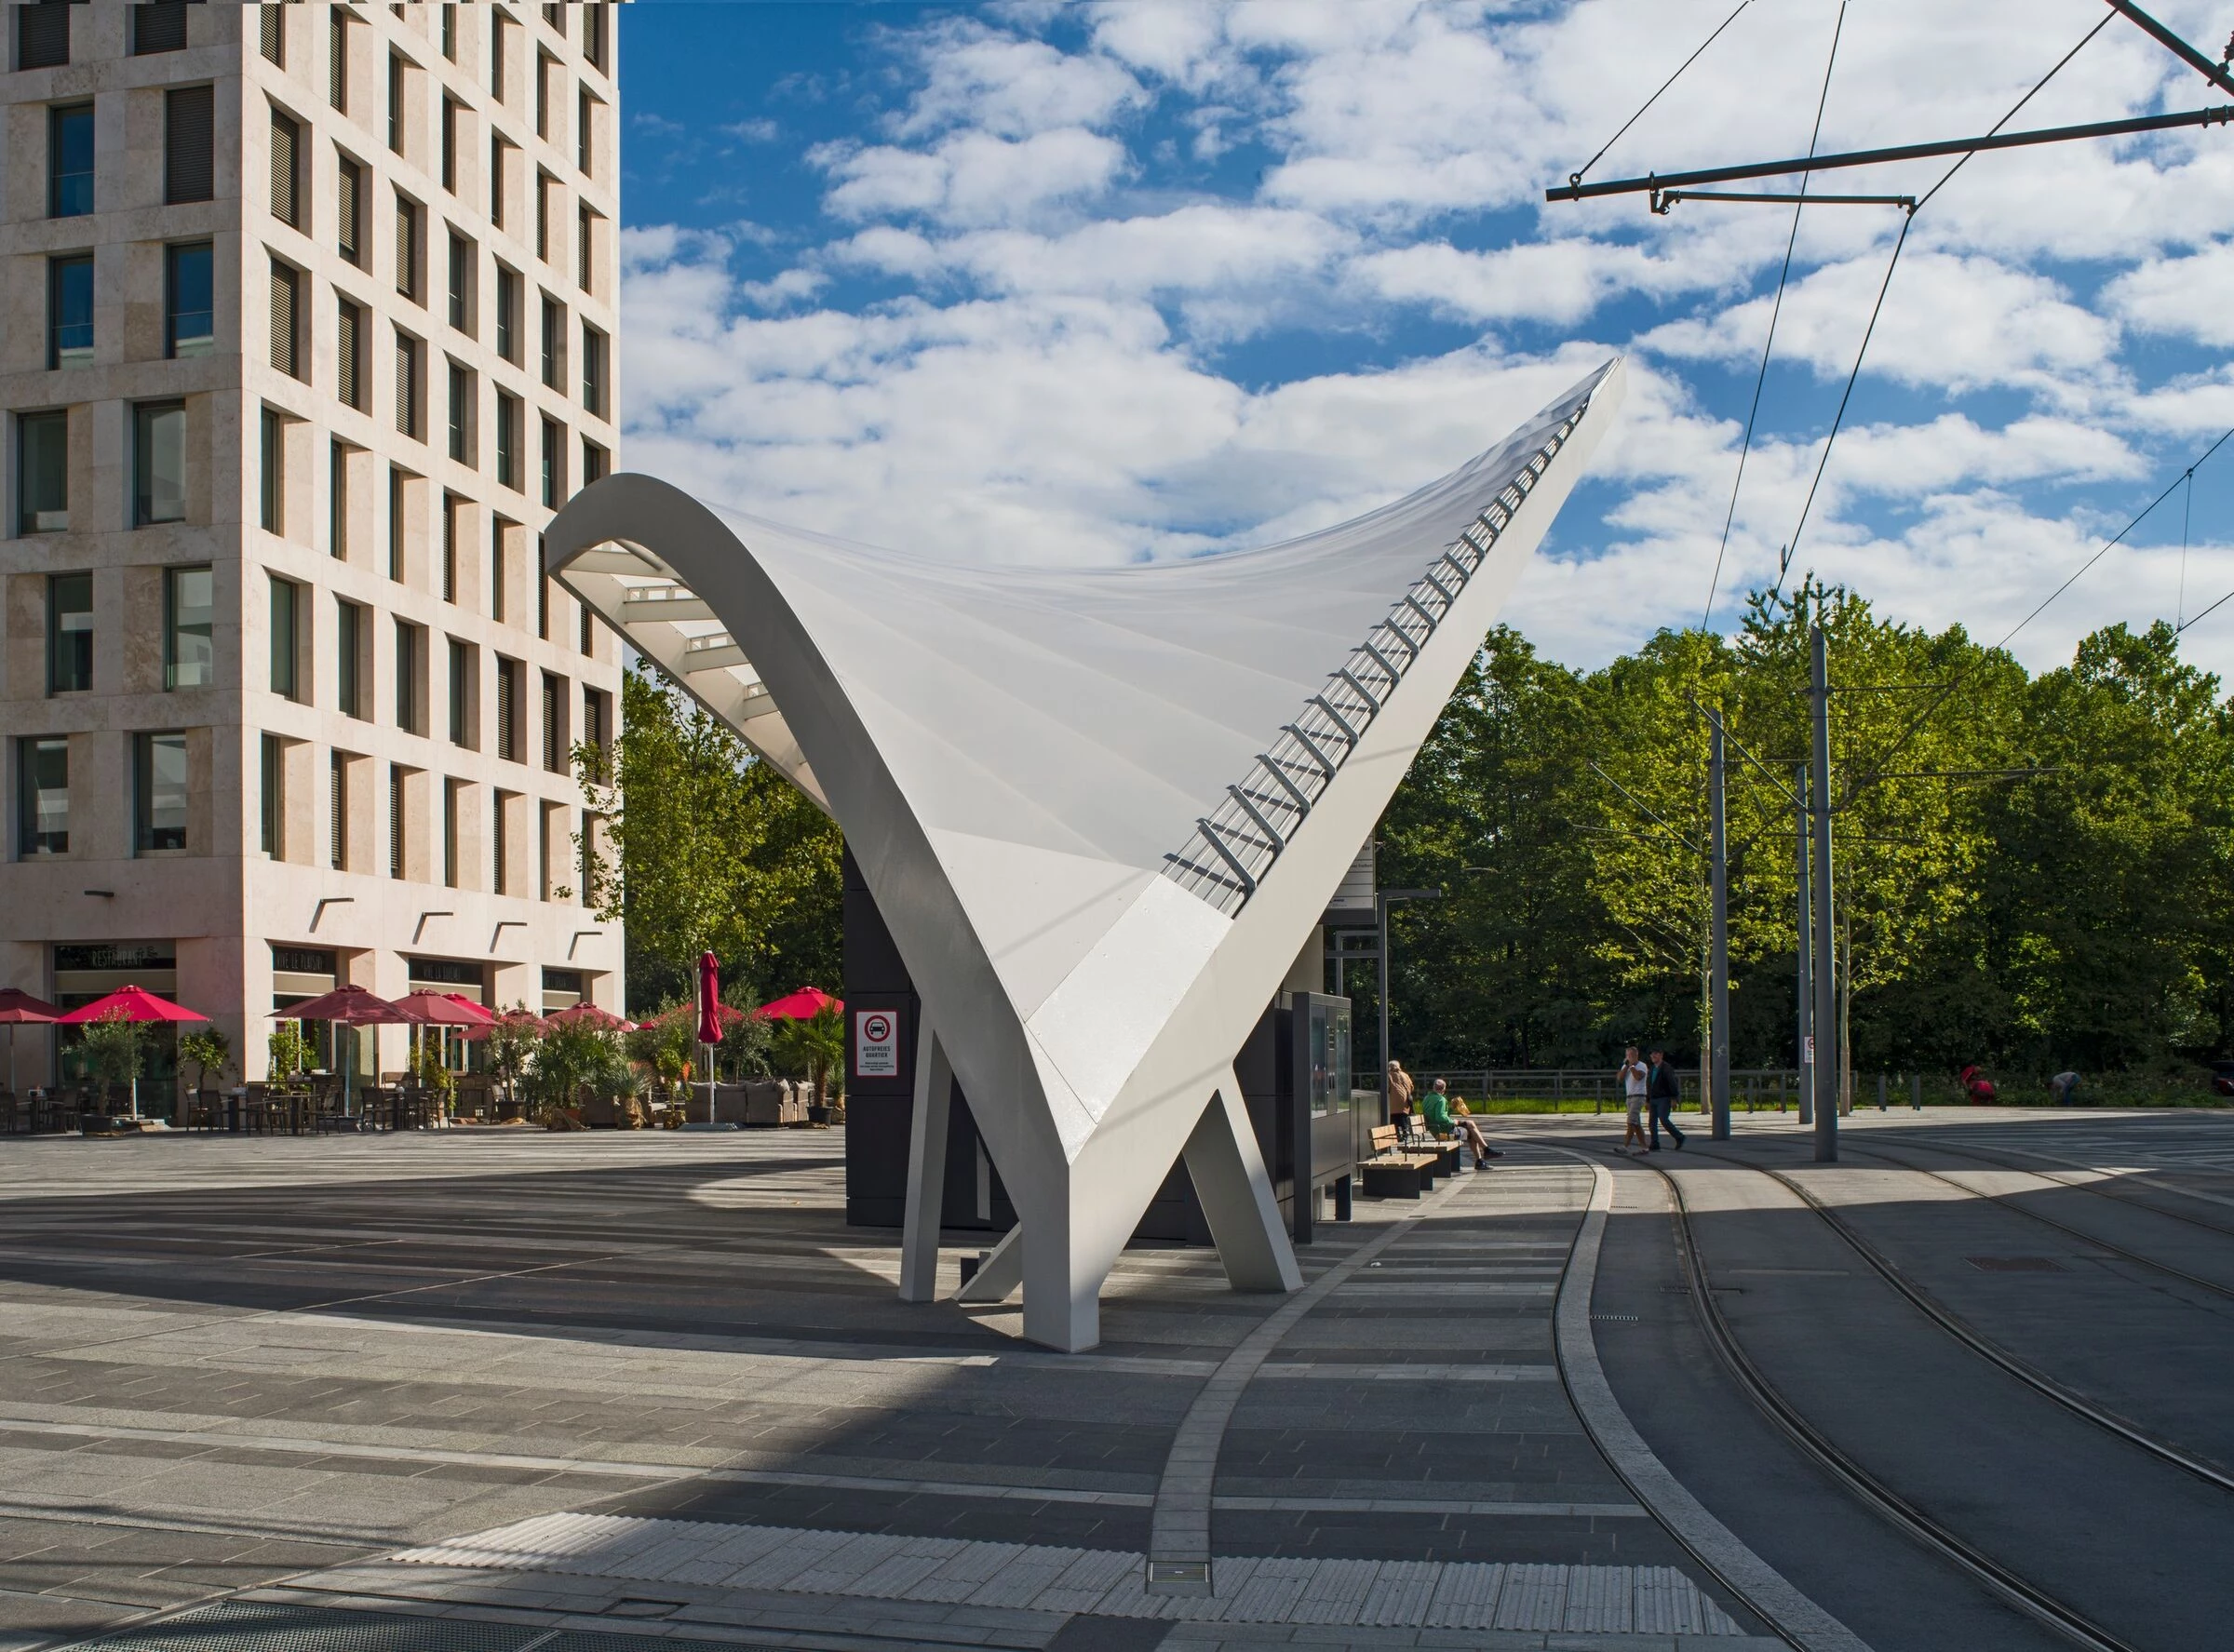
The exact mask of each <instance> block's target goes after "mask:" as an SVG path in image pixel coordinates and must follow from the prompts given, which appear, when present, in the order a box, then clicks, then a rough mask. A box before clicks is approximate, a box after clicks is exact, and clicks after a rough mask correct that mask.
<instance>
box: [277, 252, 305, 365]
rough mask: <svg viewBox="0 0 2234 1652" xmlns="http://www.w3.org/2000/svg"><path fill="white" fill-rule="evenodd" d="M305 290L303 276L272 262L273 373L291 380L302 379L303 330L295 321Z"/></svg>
mask: <svg viewBox="0 0 2234 1652" xmlns="http://www.w3.org/2000/svg"><path fill="white" fill-rule="evenodd" d="M302 290H303V277H302V275H301V274H300V273H299V272H298V271H296V270H295V269H294V268H293V267H292V266H290V265H288V264H283V263H281V262H279V261H278V260H277V259H276V258H275V259H274V260H272V316H271V324H272V370H273V371H274V372H277V373H285V374H286V375H287V376H288V377H289V378H290V379H300V378H301V377H303V348H302V338H301V329H300V328H299V327H298V326H297V325H296V321H295V317H296V316H297V315H298V314H299V313H300V312H299V310H298V308H297V303H298V300H299V299H300V297H301V294H302Z"/></svg>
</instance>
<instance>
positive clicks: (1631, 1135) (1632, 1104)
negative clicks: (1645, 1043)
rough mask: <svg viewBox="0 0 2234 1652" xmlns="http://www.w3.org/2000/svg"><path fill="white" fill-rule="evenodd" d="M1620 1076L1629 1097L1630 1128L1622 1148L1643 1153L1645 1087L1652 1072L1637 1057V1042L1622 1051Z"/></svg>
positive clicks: (1623, 1139) (1626, 1150)
mask: <svg viewBox="0 0 2234 1652" xmlns="http://www.w3.org/2000/svg"><path fill="white" fill-rule="evenodd" d="M1618 1076H1619V1077H1620V1079H1621V1081H1622V1090H1623V1091H1625V1092H1626V1093H1627V1095H1628V1099H1629V1128H1628V1130H1627V1131H1626V1132H1625V1133H1623V1135H1622V1151H1623V1152H1628V1151H1631V1150H1632V1148H1634V1150H1635V1151H1636V1152H1640V1153H1641V1152H1643V1151H1644V1150H1645V1146H1646V1144H1645V1087H1646V1085H1647V1084H1648V1083H1649V1081H1650V1080H1651V1077H1652V1073H1651V1069H1650V1068H1648V1067H1646V1066H1645V1064H1644V1063H1643V1062H1642V1061H1640V1060H1638V1059H1637V1055H1636V1046H1635V1044H1631V1045H1630V1046H1629V1047H1628V1048H1627V1049H1626V1050H1624V1051H1623V1052H1622V1066H1621V1071H1620V1073H1619V1075H1618Z"/></svg>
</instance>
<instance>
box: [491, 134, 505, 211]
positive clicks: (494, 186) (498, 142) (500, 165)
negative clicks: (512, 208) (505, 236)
mask: <svg viewBox="0 0 2234 1652" xmlns="http://www.w3.org/2000/svg"><path fill="white" fill-rule="evenodd" d="M489 222H491V223H492V224H494V225H496V227H497V228H498V229H500V230H501V229H503V228H504V227H505V141H504V140H503V139H502V138H500V137H498V136H497V135H496V134H495V133H493V132H491V134H490V135H489Z"/></svg>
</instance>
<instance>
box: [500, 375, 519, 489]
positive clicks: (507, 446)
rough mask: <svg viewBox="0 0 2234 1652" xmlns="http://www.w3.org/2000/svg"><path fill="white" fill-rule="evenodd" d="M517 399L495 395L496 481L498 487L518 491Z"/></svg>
mask: <svg viewBox="0 0 2234 1652" xmlns="http://www.w3.org/2000/svg"><path fill="white" fill-rule="evenodd" d="M520 414H521V408H520V402H519V397H518V396H507V395H505V392H503V391H502V390H500V391H498V392H497V393H496V479H497V482H498V484H499V485H500V486H503V487H506V488H510V489H512V490H515V491H518V489H519V423H520Z"/></svg>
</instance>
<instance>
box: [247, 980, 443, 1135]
mask: <svg viewBox="0 0 2234 1652" xmlns="http://www.w3.org/2000/svg"><path fill="white" fill-rule="evenodd" d="M272 1019H273V1020H275V1021H331V1022H336V1023H338V1024H339V1025H341V1026H343V1027H404V1026H409V1025H410V1022H411V1021H412V1019H413V1017H412V1015H411V1014H410V1012H409V1011H407V1010H405V1009H404V1007H403V1006H402V1005H401V1004H394V1003H390V1002H389V1001H387V1000H386V999H384V998H382V997H380V996H379V995H378V994H376V993H371V992H368V991H366V990H365V989H364V988H363V987H357V986H354V985H352V986H348V987H335V988H334V989H333V990H332V991H331V992H326V993H321V994H319V995H318V996H317V997H316V998H306V999H304V1000H303V1001H302V1002H301V1003H299V1004H289V1005H288V1007H287V1008H286V1009H284V1010H274V1011H273V1012H272ZM343 1049H344V1050H345V1051H347V1052H348V1054H349V1057H350V1058H349V1059H347V1060H345V1061H343V1063H342V1111H343V1112H344V1113H351V1114H354V1113H355V1112H356V1111H357V1091H356V1086H355V1085H354V1084H353V1083H352V1082H351V1080H352V1078H353V1077H354V1075H355V1073H356V1070H357V1061H356V1051H355V1049H354V1048H353V1047H352V1046H349V1045H346V1044H344V1045H343Z"/></svg>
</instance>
